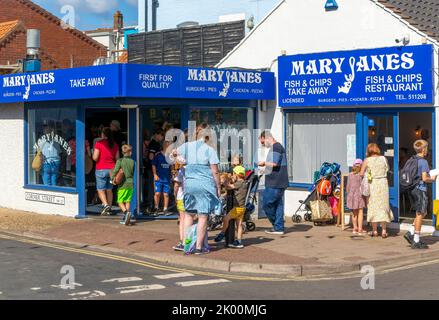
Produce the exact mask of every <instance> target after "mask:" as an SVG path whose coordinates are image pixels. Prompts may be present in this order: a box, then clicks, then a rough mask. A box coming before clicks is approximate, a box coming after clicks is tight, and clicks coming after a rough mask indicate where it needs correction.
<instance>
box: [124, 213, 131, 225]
mask: <svg viewBox="0 0 439 320" xmlns="http://www.w3.org/2000/svg"><path fill="white" fill-rule="evenodd" d="M124 223H125V225H126V226H129V225H130V223H131V212H129V211H128V212H127V213H126V214H125V217H124Z"/></svg>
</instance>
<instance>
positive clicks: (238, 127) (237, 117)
mask: <svg viewBox="0 0 439 320" xmlns="http://www.w3.org/2000/svg"><path fill="white" fill-rule="evenodd" d="M190 120H192V121H196V122H197V124H199V123H203V122H204V123H208V124H209V125H210V127H211V128H212V129H214V130H215V133H216V135H217V138H218V143H217V148H218V155H219V158H220V162H221V163H220V170H221V171H229V170H230V162H231V158H232V156H235V155H238V156H240V157H241V158H242V160H243V162H244V166H246V167H249V168H250V167H252V163H253V154H252V152H253V142H252V138H253V129H254V110H253V109H251V108H192V109H191V114H190ZM232 137H238V140H235V141H237V143H232ZM225 146H226V147H225Z"/></svg>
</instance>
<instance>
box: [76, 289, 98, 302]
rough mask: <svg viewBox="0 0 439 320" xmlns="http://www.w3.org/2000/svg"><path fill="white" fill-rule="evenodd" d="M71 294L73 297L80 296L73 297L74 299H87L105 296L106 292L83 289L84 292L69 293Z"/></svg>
mask: <svg viewBox="0 0 439 320" xmlns="http://www.w3.org/2000/svg"><path fill="white" fill-rule="evenodd" d="M69 296H71V297H76V296H79V297H78V298H72V300H86V299H90V298H97V297H105V296H106V294H105V292H103V291H98V290H94V291H93V292H90V291H82V292H74V293H69Z"/></svg>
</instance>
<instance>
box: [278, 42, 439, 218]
mask: <svg viewBox="0 0 439 320" xmlns="http://www.w3.org/2000/svg"><path fill="white" fill-rule="evenodd" d="M278 67H279V69H278V90H279V91H278V105H279V106H280V107H281V108H282V110H283V113H284V120H285V123H284V129H285V131H284V132H285V133H284V137H285V141H284V142H285V144H286V146H287V152H288V160H289V177H290V186H291V190H292V191H291V192H294V191H296V192H300V191H302V192H303V190H307V189H308V188H309V187H310V186H311V185H312V182H313V174H314V172H315V171H316V170H319V168H320V166H321V164H322V163H323V162H337V163H339V164H340V165H341V168H342V172H343V173H344V174H347V173H349V172H350V170H351V168H352V165H353V162H354V160H355V159H356V158H361V159H364V158H365V155H366V147H367V145H368V144H369V143H376V144H377V145H378V146H379V148H380V149H381V153H382V155H384V156H385V157H386V159H387V161H388V163H389V167H390V170H389V174H388V183H389V189H390V205H391V208H392V210H393V213H394V217H395V220H394V222H404V221H406V222H410V220H411V219H412V218H414V213H413V212H411V210H410V203H409V199H407V197H406V195H404V194H401V193H400V191H399V170H400V169H401V168H402V167H403V165H404V163H405V162H406V161H407V159H408V158H409V157H410V156H411V155H413V153H414V150H413V142H414V141H416V140H417V139H425V140H427V141H428V143H429V155H428V161H429V164H430V167H431V168H436V163H437V159H436V158H437V157H436V120H435V119H436V117H435V113H436V112H435V76H434V48H433V46H432V45H417V46H403V47H387V48H373V49H361V50H350V51H334V52H324V53H310V54H300V55H291V56H281V57H279V64H278ZM435 187H436V186H435V185H433V186H432V187H430V189H429V191H428V192H429V198H430V208H429V215H428V217H429V218H430V219H434V217H432V214H431V212H432V201H431V199H435V198H436V196H435V195H436V190H435ZM287 201H288V200H287Z"/></svg>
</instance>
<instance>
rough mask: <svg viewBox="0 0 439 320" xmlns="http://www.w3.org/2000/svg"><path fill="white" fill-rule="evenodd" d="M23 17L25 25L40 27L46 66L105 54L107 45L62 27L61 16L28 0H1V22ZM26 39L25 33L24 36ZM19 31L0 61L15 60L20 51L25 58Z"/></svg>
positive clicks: (90, 61)
mask: <svg viewBox="0 0 439 320" xmlns="http://www.w3.org/2000/svg"><path fill="white" fill-rule="evenodd" d="M11 20H21V21H22V22H23V25H24V27H25V28H26V29H39V30H40V31H41V48H42V51H43V54H42V62H43V63H42V66H43V69H52V68H54V67H56V68H70V67H72V66H73V67H80V66H87V65H92V64H93V61H94V60H95V59H96V58H98V57H101V56H106V48H105V47H104V46H102V45H100V44H98V43H96V42H94V41H93V40H92V39H91V38H89V37H87V36H85V35H83V34H82V32H79V31H77V30H72V29H67V30H65V29H63V28H62V27H61V26H60V20H59V19H57V18H55V17H54V16H53V15H51V14H48V13H47V12H45V11H44V10H42V9H41V8H40V7H38V6H36V5H35V4H33V3H32V2H30V1H28V0H1V5H0V22H6V21H11ZM24 39H25V37H24ZM25 47H26V45H25V42H24V43H23V37H22V35H21V34H20V35H19V36H18V37H17V38H16V39H15V40H14V41H12V42H11V43H10V44H8V46H7V50H5V49H6V48H2V49H1V51H0V63H1V62H3V61H4V60H5V61H8V60H9V61H10V62H11V63H15V62H16V60H17V58H16V57H17V55H19V57H20V58H23V57H24V55H23V51H22V50H23V48H24V52H25V50H26V48H25Z"/></svg>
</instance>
